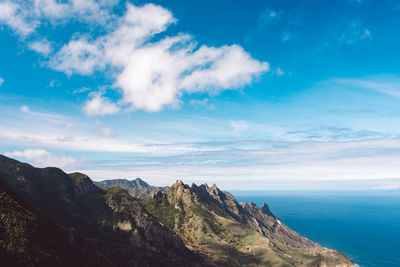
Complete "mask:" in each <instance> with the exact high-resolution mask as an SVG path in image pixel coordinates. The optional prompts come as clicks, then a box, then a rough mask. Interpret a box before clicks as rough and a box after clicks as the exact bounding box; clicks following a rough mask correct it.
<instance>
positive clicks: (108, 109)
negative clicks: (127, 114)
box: [83, 92, 120, 116]
mask: <svg viewBox="0 0 400 267" xmlns="http://www.w3.org/2000/svg"><path fill="white" fill-rule="evenodd" d="M90 95H91V97H92V98H91V99H90V100H88V101H87V102H86V104H85V106H84V107H83V110H84V111H85V113H86V114H87V115H88V116H94V115H110V114H116V113H118V112H119V111H120V108H119V107H118V106H117V105H116V104H114V103H112V102H111V100H110V99H108V98H106V97H103V95H102V93H100V92H93V93H91V94H90Z"/></svg>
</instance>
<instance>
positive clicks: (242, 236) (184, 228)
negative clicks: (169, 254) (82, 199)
mask: <svg viewBox="0 0 400 267" xmlns="http://www.w3.org/2000/svg"><path fill="white" fill-rule="evenodd" d="M140 201H141V203H142V204H143V206H144V207H145V208H146V209H147V210H148V211H149V212H150V213H151V214H153V215H154V216H155V217H156V218H157V219H158V220H159V221H160V222H162V223H163V224H164V225H166V226H167V227H168V228H169V229H170V230H172V231H174V232H175V233H177V234H178V235H179V236H180V237H181V238H182V239H183V240H184V242H185V243H186V244H187V245H188V246H190V248H191V249H192V250H193V251H197V252H198V253H200V254H201V255H202V256H203V257H204V259H205V260H206V261H207V263H208V264H209V265H215V266H355V265H354V264H353V263H352V262H351V260H350V259H349V258H347V257H346V256H344V255H343V254H341V253H339V252H337V251H335V250H329V249H324V248H322V247H321V246H320V245H319V244H317V243H315V242H313V241H311V240H309V239H307V238H305V237H302V236H301V235H299V234H297V233H296V232H294V231H292V230H291V229H289V228H288V227H287V226H285V225H284V224H283V223H282V222H281V221H280V220H279V219H278V218H276V217H275V216H274V215H273V214H272V213H271V211H270V210H269V208H268V206H267V205H266V204H264V205H263V206H262V207H261V208H258V207H257V206H256V205H255V204H253V203H241V204H239V203H238V202H237V201H236V200H235V198H234V197H233V196H232V195H230V194H229V193H227V192H223V191H221V190H219V189H218V188H217V187H216V186H215V185H213V186H212V187H208V186H207V185H201V186H197V185H195V184H193V185H192V186H191V187H189V186H188V185H185V184H183V183H182V182H181V181H177V182H176V183H175V184H174V185H173V186H172V187H171V188H170V189H169V190H168V191H166V192H164V193H163V192H158V193H157V194H155V195H153V196H149V197H147V198H144V199H142V200H140Z"/></svg>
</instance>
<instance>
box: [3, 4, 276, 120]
mask: <svg viewBox="0 0 400 267" xmlns="http://www.w3.org/2000/svg"><path fill="white" fill-rule="evenodd" d="M113 2H114V1H107V0H104V1H82V0H71V1H66V2H62V3H57V2H56V1H54V0H38V1H34V3H33V4H32V3H31V2H27V1H22V2H18V3H19V4H15V3H13V2H8V1H7V2H5V4H4V5H7V6H8V9H9V11H8V12H7V13H6V12H4V11H3V13H4V14H1V13H0V21H2V22H3V23H6V24H8V25H9V26H10V27H11V28H12V29H13V30H14V31H15V32H16V33H17V34H19V35H21V36H27V35H29V34H31V33H33V32H35V31H36V30H37V28H38V27H39V26H40V25H41V23H42V22H43V21H48V22H50V23H53V24H57V23H61V22H64V23H66V21H69V20H70V21H75V20H77V21H80V22H83V23H87V24H95V25H105V21H107V26H106V27H105V30H104V32H103V33H102V34H93V33H75V34H74V35H73V37H72V39H71V40H70V41H69V42H68V43H66V44H64V45H63V46H62V47H61V48H60V49H59V50H58V51H55V52H54V53H52V54H51V56H50V60H49V62H48V66H49V67H50V68H53V69H55V70H57V71H61V72H64V73H66V74H67V75H69V76H70V75H74V74H77V75H93V74H94V73H96V72H101V73H106V75H109V76H111V79H112V80H113V85H112V87H113V88H115V89H120V91H121V92H122V96H121V99H120V101H118V102H116V103H113V102H111V100H107V99H105V98H104V97H102V96H101V95H99V94H96V93H94V94H92V95H91V97H92V99H91V100H89V101H88V102H87V103H86V105H85V107H84V110H85V112H86V113H87V114H88V115H91V116H92V115H105V114H114V113H116V112H118V111H119V109H120V108H121V107H125V108H127V109H129V110H136V109H142V110H146V111H160V110H161V109H163V108H164V107H166V106H170V107H175V108H176V107H179V105H180V102H181V100H180V98H181V96H182V95H184V94H191V93H195V92H201V93H208V94H218V93H219V92H221V91H223V90H230V89H237V88H240V87H243V86H245V85H248V84H250V83H252V82H253V80H254V79H255V78H256V77H258V76H259V75H261V74H262V73H264V72H266V71H269V64H268V63H267V62H260V61H258V60H255V59H253V58H252V57H251V56H250V55H249V54H248V53H247V52H246V51H245V50H244V49H243V48H242V47H241V46H239V45H223V46H220V47H212V46H207V45H199V44H198V43H197V42H196V41H195V40H194V39H193V37H192V36H191V35H189V34H182V33H180V34H177V35H167V36H165V34H166V33H167V32H166V30H167V29H168V27H169V26H170V25H171V24H174V23H176V19H175V18H174V16H173V14H172V13H171V12H170V11H169V10H167V9H165V8H163V7H161V6H158V5H154V4H146V5H143V6H135V5H133V4H130V3H127V4H126V10H125V11H124V12H123V13H122V14H120V15H117V14H115V13H113V11H112V9H111V8H110V7H112V3H113ZM29 3H30V4H29ZM28 5H30V7H31V9H25V8H24V7H25V6H28ZM269 16H271V17H274V16H276V13H274V12H272V13H271V14H270V15H269ZM14 20H17V21H18V23H14V22H13V21H14ZM28 22H29V23H28ZM24 25H25V26H24ZM27 25H28V26H27ZM37 32H39V31H37ZM160 34H163V35H162V37H161V38H158V36H161V35H160ZM156 36H157V38H155V37H156ZM29 47H30V48H31V49H32V50H35V51H37V52H38V53H41V54H43V55H48V54H49V53H51V52H50V51H51V47H50V43H48V42H46V41H43V39H41V40H39V41H35V42H32V43H30V45H29Z"/></svg>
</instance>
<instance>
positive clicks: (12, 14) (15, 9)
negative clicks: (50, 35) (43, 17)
mask: <svg viewBox="0 0 400 267" xmlns="http://www.w3.org/2000/svg"><path fill="white" fill-rule="evenodd" d="M28 12H29V11H28V10H26V9H25V7H24V6H23V5H22V4H19V3H14V2H11V1H5V2H3V3H0V23H1V24H7V25H8V26H9V27H10V28H11V29H12V30H14V31H15V32H16V33H17V34H18V35H21V36H23V37H24V36H27V35H29V34H31V33H33V32H34V31H35V28H36V27H37V26H38V21H34V20H33V21H32V20H30V19H29V18H28Z"/></svg>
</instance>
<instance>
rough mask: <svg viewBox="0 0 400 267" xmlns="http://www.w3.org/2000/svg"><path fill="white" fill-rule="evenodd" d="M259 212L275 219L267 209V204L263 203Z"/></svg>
mask: <svg viewBox="0 0 400 267" xmlns="http://www.w3.org/2000/svg"><path fill="white" fill-rule="evenodd" d="M261 211H262V212H263V213H264V214H266V215H268V216H273V217H275V216H274V214H273V213H272V212H271V210H270V209H269V206H268V204H267V203H265V202H264V203H263V204H262V206H261Z"/></svg>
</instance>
